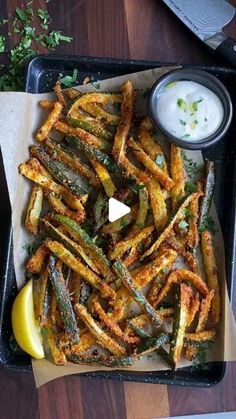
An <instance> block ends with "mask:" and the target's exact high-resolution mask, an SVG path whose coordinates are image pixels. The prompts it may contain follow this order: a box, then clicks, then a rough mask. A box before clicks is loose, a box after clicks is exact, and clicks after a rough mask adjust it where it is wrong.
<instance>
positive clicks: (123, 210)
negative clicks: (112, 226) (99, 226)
mask: <svg viewBox="0 0 236 419" xmlns="http://www.w3.org/2000/svg"><path fill="white" fill-rule="evenodd" d="M108 204H109V205H108V219H109V221H110V222H113V221H116V220H118V219H119V218H121V217H123V216H124V215H126V214H128V213H129V212H130V207H128V206H127V205H125V204H123V203H122V202H119V201H117V199H115V198H110V199H109V202H108Z"/></svg>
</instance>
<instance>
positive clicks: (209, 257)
mask: <svg viewBox="0 0 236 419" xmlns="http://www.w3.org/2000/svg"><path fill="white" fill-rule="evenodd" d="M201 247H202V256H203V264H204V269H205V272H206V277H207V284H208V287H209V289H210V290H214V297H213V300H212V305H211V318H212V321H213V323H214V324H216V323H218V322H219V320H220V314H221V298H220V287H219V280H218V275H217V266H216V260H215V254H214V247H213V243H212V237H211V233H210V232H209V231H203V233H202V234H201Z"/></svg>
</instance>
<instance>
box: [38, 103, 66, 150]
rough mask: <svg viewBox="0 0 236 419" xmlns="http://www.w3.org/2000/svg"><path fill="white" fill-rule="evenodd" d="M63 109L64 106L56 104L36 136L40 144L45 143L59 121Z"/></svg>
mask: <svg viewBox="0 0 236 419" xmlns="http://www.w3.org/2000/svg"><path fill="white" fill-rule="evenodd" d="M62 109H63V106H62V104H61V103H60V102H55V104H54V107H53V109H52V111H51V112H50V114H49V116H48V118H47V119H46V121H45V122H44V124H43V125H42V126H41V128H40V129H39V131H38V132H37V135H36V140H37V141H39V142H42V141H44V140H45V139H46V138H47V137H48V135H49V132H50V131H51V129H52V127H53V125H54V124H55V123H56V122H57V121H58V119H59V117H60V114H61V111H62Z"/></svg>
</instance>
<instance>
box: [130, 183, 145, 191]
mask: <svg viewBox="0 0 236 419" xmlns="http://www.w3.org/2000/svg"><path fill="white" fill-rule="evenodd" d="M144 188H145V185H143V184H139V183H137V184H136V185H134V186H133V187H132V191H133V192H134V193H139V191H140V189H144Z"/></svg>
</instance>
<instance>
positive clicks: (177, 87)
mask: <svg viewBox="0 0 236 419" xmlns="http://www.w3.org/2000/svg"><path fill="white" fill-rule="evenodd" d="M157 114H158V118H159V120H160V122H161V124H162V125H163V127H164V128H165V129H166V131H168V132H169V133H170V134H172V135H174V136H175V137H177V138H179V139H182V140H186V141H198V140H202V139H204V138H206V137H208V136H209V135H211V134H213V133H214V132H215V131H216V130H217V129H218V128H219V126H220V125H221V122H222V120H223V117H224V109H223V105H222V103H221V101H220V99H219V98H218V96H217V95H216V94H215V93H214V92H212V91H211V90H210V89H208V88H207V87H205V86H203V85H201V84H199V83H195V82H194V81H176V82H171V83H169V84H167V85H166V86H165V87H164V88H163V89H162V90H161V92H160V93H159V96H158V100H157Z"/></svg>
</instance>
